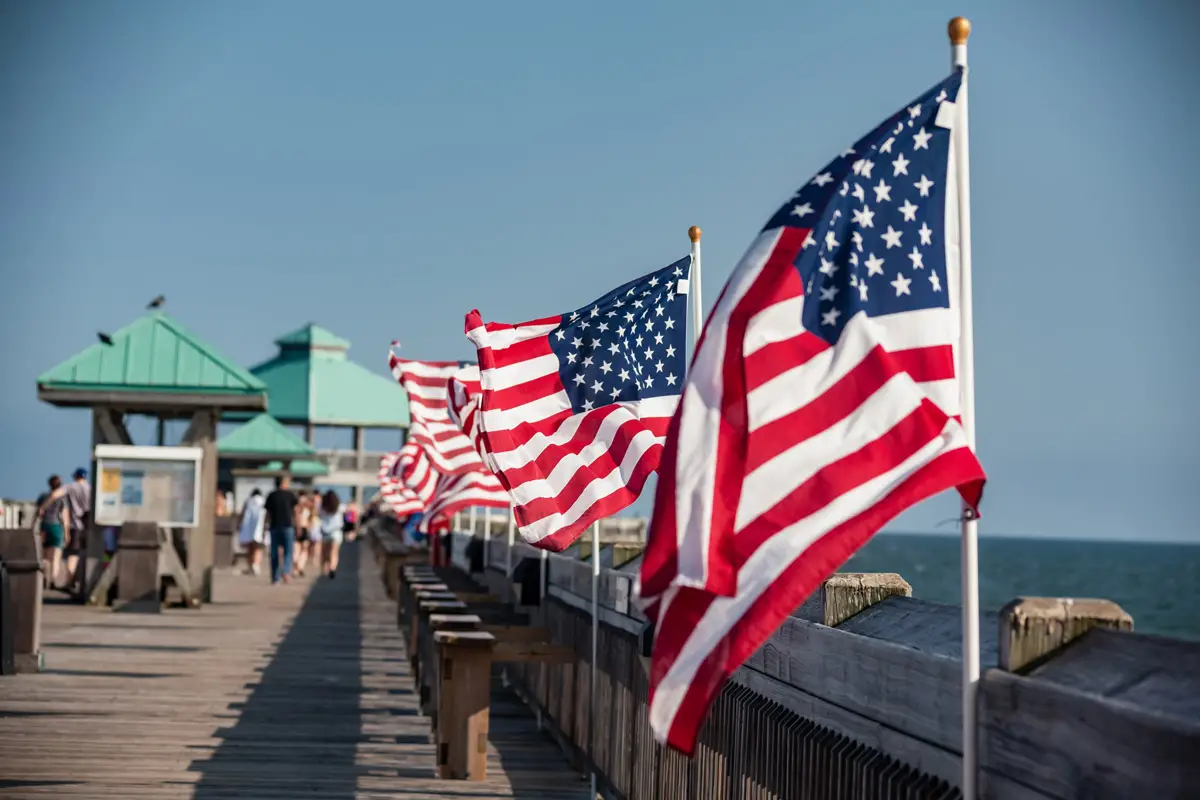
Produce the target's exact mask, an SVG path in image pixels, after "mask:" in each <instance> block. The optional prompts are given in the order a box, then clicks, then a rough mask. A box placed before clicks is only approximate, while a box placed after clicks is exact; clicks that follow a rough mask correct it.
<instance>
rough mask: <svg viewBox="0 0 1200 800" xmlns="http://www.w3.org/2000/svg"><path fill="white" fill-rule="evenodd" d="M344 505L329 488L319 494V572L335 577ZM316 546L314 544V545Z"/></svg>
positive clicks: (340, 543)
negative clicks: (322, 493)
mask: <svg viewBox="0 0 1200 800" xmlns="http://www.w3.org/2000/svg"><path fill="white" fill-rule="evenodd" d="M345 514H346V507H345V506H344V505H342V499H341V498H340V497H338V496H337V492H335V491H333V490H332V489H329V490H328V491H326V492H325V494H324V495H322V496H321V512H320V516H319V523H320V527H319V529H318V530H319V531H320V533H319V534H318V535H319V536H320V539H319V540H318V542H319V543H320V548H321V572H322V573H323V574H325V575H328V576H329V577H330V578H336V577H337V567H338V550H339V549H341V546H342V537H343V536H344V530H345V524H346V517H345ZM314 546H316V545H314Z"/></svg>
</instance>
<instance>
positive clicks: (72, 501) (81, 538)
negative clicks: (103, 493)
mask: <svg viewBox="0 0 1200 800" xmlns="http://www.w3.org/2000/svg"><path fill="white" fill-rule="evenodd" d="M71 477H72V478H74V480H72V481H71V482H70V483H69V484H67V486H66V487H65V488H64V490H63V491H64V492H65V493H66V495H67V511H68V518H69V520H70V530H69V531H68V534H67V548H66V551H65V552H66V554H67V589H68V590H73V589H77V590H78V591H80V592H82V591H83V580H82V578H83V576H82V575H80V574H79V573H78V570H79V562H80V561H81V560H82V558H83V557H84V556H86V555H87V529H88V525H89V524H90V522H91V515H92V485H91V484H90V483H88V473H87V470H86V469H84V468H83V467H80V468H79V469H77V470H75V474H74V475H72V476H71Z"/></svg>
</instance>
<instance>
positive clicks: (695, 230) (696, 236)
mask: <svg viewBox="0 0 1200 800" xmlns="http://www.w3.org/2000/svg"><path fill="white" fill-rule="evenodd" d="M688 238H689V239H691V240H692V241H693V242H698V241H700V226H699V225H693V226H692V227H690V228H688Z"/></svg>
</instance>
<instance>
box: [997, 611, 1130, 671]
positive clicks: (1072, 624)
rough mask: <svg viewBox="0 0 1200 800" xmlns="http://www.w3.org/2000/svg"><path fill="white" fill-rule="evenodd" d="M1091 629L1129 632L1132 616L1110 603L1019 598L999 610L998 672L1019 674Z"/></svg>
mask: <svg viewBox="0 0 1200 800" xmlns="http://www.w3.org/2000/svg"><path fill="white" fill-rule="evenodd" d="M1092 628H1112V629H1114V630H1119V631H1131V630H1133V617H1131V616H1129V614H1128V613H1126V612H1125V610H1124V609H1122V608H1121V607H1120V606H1119V605H1117V604H1116V603H1114V602H1113V601H1111V600H1098V599H1092V598H1079V599H1073V598H1069V597H1020V598H1017V599H1016V600H1013V601H1012V602H1010V603H1009V604H1008V605H1006V606H1004V608H1002V609H1000V642H999V644H1000V648H999V649H1000V665H999V666H1000V669H1002V670H1004V671H1006V672H1023V671H1028V670H1029V669H1031V668H1033V667H1036V666H1037V665H1038V664H1040V663H1042V662H1043V661H1045V660H1046V658H1047V657H1048V656H1050V655H1051V654H1053V653H1054V652H1055V651H1057V650H1059V649H1061V648H1063V647H1065V646H1066V645H1067V644H1069V643H1070V642H1071V641H1073V640H1074V639H1078V638H1079V637H1080V636H1083V635H1084V634H1085V633H1087V632H1088V631H1090V630H1091V629H1092Z"/></svg>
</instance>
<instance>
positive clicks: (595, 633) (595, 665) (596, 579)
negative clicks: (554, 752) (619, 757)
mask: <svg viewBox="0 0 1200 800" xmlns="http://www.w3.org/2000/svg"><path fill="white" fill-rule="evenodd" d="M599 671H600V520H596V521H595V522H593V523H592V670H591V678H592V686H591V691H589V692H588V705H589V706H590V708H589V711H588V726H589V730H590V732H589V733H588V752H589V753H590V754H591V760H592V793H591V795H590V796H591V797H595V796H596V794H597V792H598V791H599V786H598V785H597V780H596V687H597V685H599V684H598V682H597V680H596V675H597V673H598V672H599Z"/></svg>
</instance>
